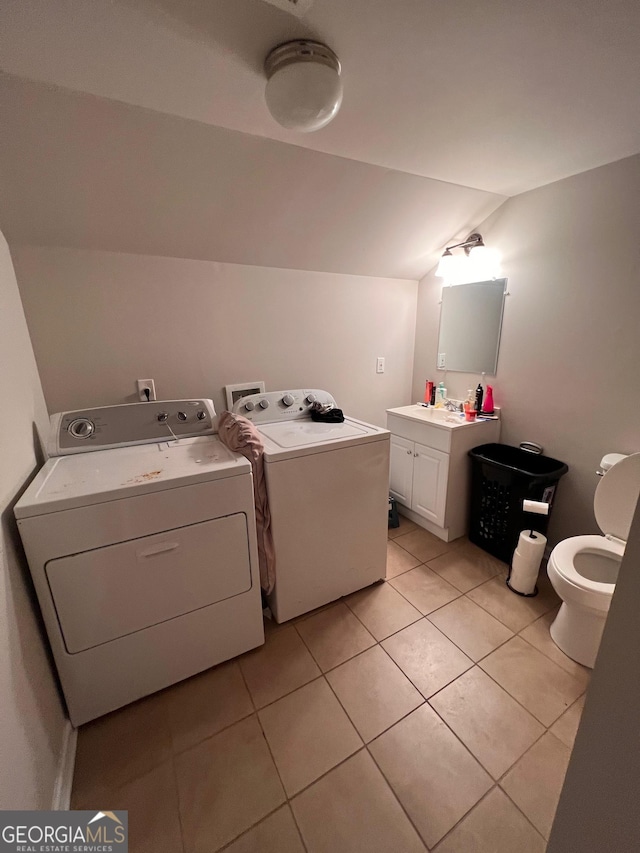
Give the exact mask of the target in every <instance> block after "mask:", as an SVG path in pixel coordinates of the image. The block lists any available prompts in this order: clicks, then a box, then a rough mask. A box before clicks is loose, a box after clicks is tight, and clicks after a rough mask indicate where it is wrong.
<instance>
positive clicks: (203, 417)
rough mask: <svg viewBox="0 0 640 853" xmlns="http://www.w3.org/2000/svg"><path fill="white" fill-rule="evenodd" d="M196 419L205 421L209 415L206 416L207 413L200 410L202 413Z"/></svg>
mask: <svg viewBox="0 0 640 853" xmlns="http://www.w3.org/2000/svg"><path fill="white" fill-rule="evenodd" d="M196 417H197V418H198V420H199V421H203V420H204V419H205V418H206V417H207V414H206V412H203V411H202V409H200V411H199V412H198V414H197V415H196Z"/></svg>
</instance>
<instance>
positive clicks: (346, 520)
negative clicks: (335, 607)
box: [233, 390, 390, 622]
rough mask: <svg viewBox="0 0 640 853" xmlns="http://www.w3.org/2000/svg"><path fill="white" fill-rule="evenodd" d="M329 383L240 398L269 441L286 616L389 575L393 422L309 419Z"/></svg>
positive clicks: (279, 588)
mask: <svg viewBox="0 0 640 853" xmlns="http://www.w3.org/2000/svg"><path fill="white" fill-rule="evenodd" d="M315 401H318V402H320V403H331V404H333V405H335V400H334V399H333V397H332V396H331V395H330V394H328V393H327V392H326V391H319V390H295V391H269V392H267V393H263V394H253V395H250V396H248V397H243V398H242V399H241V400H238V401H237V402H236V404H235V405H234V407H233V411H234V412H236V413H238V414H241V415H243V416H244V417H246V418H248V419H249V420H251V421H252V422H253V423H254V424H255V426H256V427H257V428H258V430H259V431H260V433H261V435H262V438H263V441H264V447H265V450H264V463H265V480H266V485H267V491H268V495H269V507H270V510H271V523H272V531H273V541H274V549H275V556H276V581H275V587H274V589H273V592H272V593H271V595H270V596H269V606H270V607H271V610H272V612H273V615H274V617H275V619H276V621H277V622H286V621H287V620H288V619H293V618H294V617H295V616H299V615H300V614H302V613H307V612H309V611H310V610H313V609H314V608H316V607H320V606H321V605H323V604H327V603H328V602H330V601H335V600H336V599H337V598H340V597H341V596H343V595H348V594H349V593H351V592H355V591H356V590H358V589H362V588H363V587H365V586H369V585H370V584H372V583H375V582H376V581H378V580H380V579H381V578H384V576H385V572H386V561H387V523H388V514H389V435H390V433H389V431H388V430H386V429H381V428H380V427H377V426H373V425H372V424H367V423H364V422H362V421H357V420H354V419H353V418H346V419H345V420H344V422H343V423H318V422H315V421H313V420H311V416H310V408H311V405H312V403H314V402H315Z"/></svg>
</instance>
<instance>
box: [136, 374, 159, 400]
mask: <svg viewBox="0 0 640 853" xmlns="http://www.w3.org/2000/svg"><path fill="white" fill-rule="evenodd" d="M136 385H137V386H138V399H139V400H140V401H141V402H142V403H146V402H147V401H149V402H150V401H151V400H155V399H156V383H155V382H154V381H153V379H138V380H137V381H136ZM147 391H148V392H149V396H147Z"/></svg>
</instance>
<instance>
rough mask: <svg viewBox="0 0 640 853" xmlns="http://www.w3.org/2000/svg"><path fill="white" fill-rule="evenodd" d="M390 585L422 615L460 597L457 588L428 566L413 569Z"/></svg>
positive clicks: (392, 581)
mask: <svg viewBox="0 0 640 853" xmlns="http://www.w3.org/2000/svg"><path fill="white" fill-rule="evenodd" d="M389 583H390V584H391V586H392V587H394V589H397V590H398V592H399V593H400V594H401V595H403V596H404V597H405V598H406V599H408V600H409V601H410V602H411V604H413V606H414V607H416V608H417V609H418V610H419V611H420V613H422V614H427V613H431V612H432V611H433V610H437V609H438V607H442V606H443V604H448V603H449V602H450V601H453V599H454V598H457V597H458V596H459V595H460V592H459V591H458V590H457V589H456V588H455V587H453V586H451V584H450V583H447V582H446V581H445V580H443V579H442V578H441V577H439V576H438V575H437V574H435V572H432V571H431V569H429V568H427V566H418V567H417V568H416V569H411V571H410V572H405V574H403V575H400V576H399V577H396V578H394V579H393V580H391V581H389Z"/></svg>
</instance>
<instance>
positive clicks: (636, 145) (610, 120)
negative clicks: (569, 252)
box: [0, 0, 640, 277]
mask: <svg viewBox="0 0 640 853" xmlns="http://www.w3.org/2000/svg"><path fill="white" fill-rule="evenodd" d="M295 37H314V38H317V39H320V40H322V41H326V43H327V44H329V45H330V46H331V47H332V48H333V49H334V50H335V51H336V52H337V53H338V55H339V57H340V59H341V61H342V64H343V75H344V86H345V98H344V103H343V107H342V110H341V112H340V113H339V115H338V116H337V118H336V119H335V120H334V122H332V123H331V124H330V125H328V126H327V127H326V128H324V129H323V130H321V131H318V132H316V133H313V134H299V133H294V132H291V131H286V130H284V129H283V128H280V127H279V126H278V125H277V124H275V122H274V121H273V120H272V119H271V117H270V116H269V113H268V112H267V110H266V107H265V104H264V97H263V93H264V76H263V72H262V62H263V60H264V56H265V55H266V53H267V52H268V51H269V49H270V48H271V47H273V46H274V45H275V44H277V43H279V42H281V41H283V40H286V39H289V38H295ZM639 39H640V3H638V2H637V0H609V2H607V3H602V0H581V2H577V0H536V2H530V3H513V2H509V1H508V0H485V2H482V3H478V2H477V0H314V2H313V4H312V6H311V8H310V10H309V11H308V12H307V14H306V15H304V16H303V17H301V18H298V17H296V16H294V15H292V14H289V13H287V12H284V11H281V10H279V9H277V8H275V7H274V6H272V5H269V4H267V3H265V2H263V0H111V2H105V0H46V2H43V0H4V2H3V3H2V5H1V7H0V57H1V63H2V69H3V70H4V71H5V72H7V73H8V76H5V77H4V78H3V80H2V97H3V103H4V106H3V118H2V125H3V130H2V140H0V141H1V142H2V149H1V150H0V168H1V169H3V171H4V173H5V177H4V179H3V180H4V181H5V182H7V181H8V185H7V184H5V185H7V186H8V195H7V194H5V193H3V195H4V201H3V202H0V225H3V226H4V228H5V229H6V230H7V231H8V236H9V238H10V239H11V237H12V236H13V238H14V239H16V240H19V241H21V242H24V241H31V242H34V241H39V242H51V241H58V242H60V241H63V242H64V243H65V244H67V245H69V244H70V245H85V244H87V245H89V244H91V245H93V244H96V243H101V244H103V245H100V246H99V248H114V249H117V250H123V251H144V252H146V251H150V250H153V251H154V252H156V253H162V254H176V255H178V256H191V257H212V258H214V259H216V260H229V261H236V262H242V263H257V264H265V265H270V266H286V267H299V268H305V269H326V270H327V271H329V270H332V271H342V272H361V273H362V274H366V275H371V274H378V275H396V276H398V277H415V276H417V275H420V274H422V273H424V272H425V271H426V270H427V269H429V268H430V266H431V265H432V262H433V259H434V257H435V254H437V251H438V249H439V248H440V247H441V246H442V245H443V244H444V243H446V242H447V241H448V240H449V239H450V238H451V237H453V236H454V235H457V234H462V233H464V232H465V230H466V229H467V228H470V227H472V226H474V225H475V224H477V222H479V221H481V220H482V219H483V218H484V217H485V216H486V215H488V213H490V212H491V211H492V210H493V209H495V207H496V206H497V205H499V204H500V203H501V201H502V200H503V198H504V196H508V195H513V194H516V193H519V192H522V191H525V190H528V189H531V188H533V187H536V186H540V185H542V184H545V183H549V182H551V181H555V180H558V179H560V178H562V177H566V176H568V175H570V174H575V173H577V172H581V171H585V170H587V169H590V168H593V167H596V166H598V165H602V164H603V163H607V162H611V161H613V160H617V159H621V158H622V157H625V156H628V155H630V154H634V153H637V152H639V151H640V86H639V85H638V81H639V80H640V51H639V50H638V49H637V45H638V42H639ZM21 78H22V79H21ZM27 80H28V81H31V82H26V81H27ZM43 84H48V86H47V85H43ZM51 85H52V86H53V87H56V88H54V89H52V88H50V86H51ZM56 89H57V90H56ZM64 90H74V91H75V92H76V93H85V94H84V95H78V94H73V93H72V92H68V91H64ZM96 96H97V97H96ZM114 102H120V103H114ZM125 105H128V106H125ZM141 108H142V109H141ZM25 112H28V113H29V115H28V116H27V115H25ZM47 127H48V128H49V130H47ZM97 128H99V132H98V131H97ZM145 151H146V152H148V156H147V157H145ZM27 152H29V157H28V158H27ZM30 163H31V164H32V165H30ZM46 163H48V169H47V168H45V165H46ZM100 164H102V166H103V168H102V170H100ZM30 170H31V181H30V182H28V187H27V188H25V186H24V181H25V180H27V178H28V176H29V172H30ZM38 203H39V204H40V208H41V209H40V211H38V210H37V207H38ZM56 205H58V206H59V207H60V208H61V209H62V211H63V212H62V215H60V216H58V221H56V217H55V216H54V215H53V211H54V210H55V207H56ZM118 209H120V211H121V213H122V211H124V212H125V217H124V218H125V219H126V217H127V216H128V217H129V223H128V225H127V223H126V222H125V221H121V222H118V221H117V218H116V211H117V210H118ZM145 213H146V214H148V217H147V219H146V220H145ZM145 221H146V229H145V224H144V223H145ZM121 232H122V233H121ZM125 232H126V233H125ZM97 247H98V246H97ZM162 247H164V250H163V251H159V249H162ZM374 270H375V272H374Z"/></svg>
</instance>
